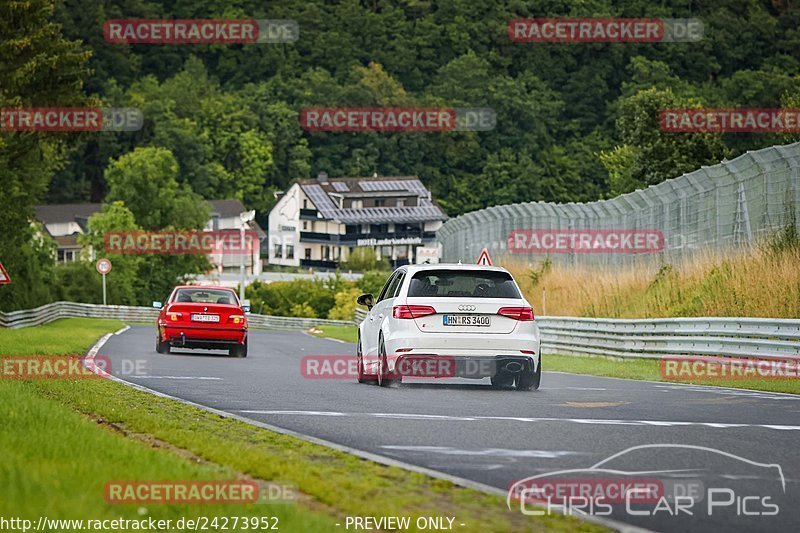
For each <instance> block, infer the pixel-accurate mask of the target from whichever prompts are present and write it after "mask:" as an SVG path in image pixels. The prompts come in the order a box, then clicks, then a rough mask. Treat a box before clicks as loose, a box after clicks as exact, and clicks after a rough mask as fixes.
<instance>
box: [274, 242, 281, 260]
mask: <svg viewBox="0 0 800 533" xmlns="http://www.w3.org/2000/svg"><path fill="white" fill-rule="evenodd" d="M275 257H276V258H281V257H283V249H282V247H281V245H280V244H276V245H275Z"/></svg>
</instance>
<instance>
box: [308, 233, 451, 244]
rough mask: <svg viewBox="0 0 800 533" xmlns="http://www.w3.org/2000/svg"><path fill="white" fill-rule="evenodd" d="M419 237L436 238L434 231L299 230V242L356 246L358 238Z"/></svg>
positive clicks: (431, 239)
mask: <svg viewBox="0 0 800 533" xmlns="http://www.w3.org/2000/svg"><path fill="white" fill-rule="evenodd" d="M413 238H419V239H421V240H422V242H426V241H433V240H434V239H436V232H434V231H400V232H394V233H392V232H381V233H346V234H344V235H336V234H332V233H316V232H312V231H301V232H300V242H308V243H322V244H335V245H338V246H358V241H359V239H376V240H382V239H413Z"/></svg>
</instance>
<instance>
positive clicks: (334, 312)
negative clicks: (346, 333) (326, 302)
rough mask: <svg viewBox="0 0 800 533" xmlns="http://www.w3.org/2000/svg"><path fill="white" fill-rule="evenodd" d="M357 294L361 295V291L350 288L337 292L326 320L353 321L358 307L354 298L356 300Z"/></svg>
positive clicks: (356, 288)
mask: <svg viewBox="0 0 800 533" xmlns="http://www.w3.org/2000/svg"><path fill="white" fill-rule="evenodd" d="M359 294H361V289H359V288H358V287H350V288H349V289H345V290H343V291H341V292H337V293H336V297H335V299H336V302H335V303H334V305H333V309H331V311H330V313H328V318H331V319H334V320H353V316H354V315H355V312H356V307H358V304H357V303H356V298H358V295H359Z"/></svg>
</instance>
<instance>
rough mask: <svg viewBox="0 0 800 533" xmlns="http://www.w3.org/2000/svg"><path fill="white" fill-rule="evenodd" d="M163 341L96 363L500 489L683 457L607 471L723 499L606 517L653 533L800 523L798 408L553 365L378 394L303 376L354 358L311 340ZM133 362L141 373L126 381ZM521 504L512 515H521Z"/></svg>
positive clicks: (756, 396) (146, 333) (138, 338)
mask: <svg viewBox="0 0 800 533" xmlns="http://www.w3.org/2000/svg"><path fill="white" fill-rule="evenodd" d="M154 338H155V331H154V328H153V327H148V326H132V327H131V329H129V330H128V331H126V332H124V333H122V334H119V335H114V336H112V337H111V338H110V339H109V340H108V342H107V343H106V344H105V345H104V346H103V348H102V349H101V350H100V352H99V355H102V356H107V357H109V358H110V359H111V365H112V369H113V373H114V374H115V375H117V376H118V377H120V378H122V379H125V380H126V381H130V382H133V383H137V384H140V385H143V386H145V387H148V388H151V389H154V390H157V391H160V392H163V393H166V394H169V395H172V396H176V397H179V398H183V399H186V400H190V401H192V402H196V403H199V404H202V405H205V406H208V407H213V408H216V409H220V410H223V411H227V412H230V413H234V414H237V415H240V416H244V417H247V418H249V419H253V420H257V421H261V422H264V423H267V424H271V425H274V426H278V427H281V428H285V429H289V430H292V431H296V432H299V433H302V434H304V435H309V436H313V437H317V438H321V439H325V440H328V441H331V442H334V443H337V444H340V445H344V446H348V447H352V448H356V449H358V450H363V451H366V452H370V453H374V454H377V455H381V456H384V457H388V458H392V459H395V460H398V461H402V462H404V463H409V464H413V465H418V466H422V467H425V468H429V469H433V470H437V471H441V472H444V473H447V474H450V475H454V476H458V477H461V478H465V479H468V480H472V481H477V482H480V483H483V484H486V485H491V486H494V487H498V488H500V489H503V490H507V489H508V488H509V487H510V486H511V485H512V484H513V483H514V482H515V481H518V480H520V479H522V478H526V477H528V476H534V475H539V474H545V473H551V472H554V471H559V470H565V469H586V468H589V467H591V466H592V465H596V464H597V463H600V462H601V461H603V460H604V459H607V458H609V457H611V456H613V455H615V454H618V453H619V452H623V451H625V450H627V449H629V448H631V447H634V446H641V445H656V444H657V445H667V444H673V445H681V446H679V447H666V446H659V447H649V448H638V449H635V450H631V451H629V452H627V453H624V454H621V455H620V456H618V457H616V458H614V459H612V460H611V461H608V462H607V463H605V464H604V467H603V468H607V469H613V470H615V471H619V472H648V473H650V474H647V476H648V478H652V479H658V480H660V481H661V482H662V483H665V484H670V485H669V486H670V487H672V485H671V483H676V484H678V485H680V486H692V487H695V488H697V487H700V492H699V493H698V494H704V495H706V496H707V495H708V489H710V488H712V489H713V488H717V487H721V488H724V489H725V490H727V492H717V493H715V496H714V498H715V500H714V501H715V503H716V504H715V505H713V506H712V508H711V515H710V516H709V509H708V507H709V505H708V504H709V503H711V502H710V501H709V499H708V498H707V497H705V496H702V497H697V498H696V499H695V500H692V501H694V503H695V505H694V506H691V507H690V508H689V509H688V511H691V512H692V513H693V514H692V516H689V515H688V514H687V512H686V510H684V512H682V513H681V514H680V515H677V516H675V515H674V514H673V512H674V509H671V508H669V507H670V505H669V504H667V506H666V507H667V508H664V507H662V508H659V509H658V511H657V512H656V513H655V515H654V516H644V515H633V514H632V513H629V512H627V511H626V509H625V504H624V503H620V504H615V505H614V506H613V514H612V515H611V516H610V518H612V519H614V520H617V521H620V522H624V523H627V524H633V525H636V526H640V527H644V528H647V529H651V530H657V531H790V530H794V531H796V530H797V529H798V524H800V505H797V502H798V501H800V499H798V494H800V483H798V481H799V480H800V453H798V448H800V397H795V396H790V395H782V394H772V393H759V392H751V391H736V390H733V389H723V388H719V389H717V388H711V387H695V386H683V385H672V384H667V383H652V382H643V381H631V380H621V379H611V378H598V377H591V376H579V375H573V374H564V373H554V372H547V358H546V356H545V358H544V369H545V373H544V375H543V378H542V388H541V389H540V390H539V391H536V392H518V391H514V390H494V389H491V388H490V387H489V383H488V379H487V380H482V381H471V380H438V381H436V382H432V380H429V381H428V382H421V381H417V382H414V383H404V384H402V385H399V386H394V387H391V388H379V387H377V386H374V385H359V384H357V383H356V382H355V381H354V380H321V379H306V378H304V377H303V376H302V375H301V359H302V358H303V357H304V356H307V355H322V354H354V353H355V348H354V346H353V345H350V344H345V343H341V342H336V341H332V340H328V339H319V338H315V337H312V336H310V335H308V334H305V333H302V332H276V331H251V333H250V354H249V356H248V357H247V358H246V359H233V358H229V357H227V356H226V355H222V354H223V352H206V351H200V350H195V351H190V350H187V351H180V350H176V351H175V352H173V354H170V355H159V354H157V353H156V352H155V349H154ZM136 362H138V364H139V365H140V366H139V368H140V370H142V372H141V373H140V375H131V374H127V373H125V374H123V373H124V372H125V370H126V369H128V370H130V368H132V367H133V364H134V363H136ZM686 445H690V446H694V447H693V448H692V447H686ZM707 448H711V449H713V450H707ZM714 450H717V451H714ZM726 454H730V455H726ZM765 464H768V465H773V466H769V467H768V466H765ZM775 465H779V468H778V467H776V466H775ZM781 474H782V476H781ZM606 475H607V477H608V476H609V475H608V474H606ZM620 475H622V474H616V478H619V476H620ZM640 475H641V474H640ZM564 476H566V478H569V479H575V478H579V477H581V476H584V477H586V474H585V473H580V472H578V473H572V474H569V475H566V474H565V475H564ZM594 477H595V478H596V477H597V475H596V474H595V475H594ZM781 477H783V478H784V479H785V492H784V485H783V483H782V481H781ZM640 479H641V478H640ZM728 498H729V500H728ZM765 498H766V499H765ZM723 500H725V501H724V502H723ZM721 502H722V503H721ZM728 502H730V503H728ZM770 504H777V505H778V511H777V514H774V513H775V508H774V506H772V505H770ZM514 505H516V507H514V510H513V511H510V512H520V511H519V506H518V504H517V503H515V504H514ZM656 507H657V506H656V505H655V503H651V504H650V505H639V506H636V505H633V506H632V510H634V511H638V512H640V513H648V514H649V513H652V512H653V511H654V510H655V508H656ZM376 509H378V508H377V507H376ZM376 513H377V514H379V511H377V510H376ZM752 513H772V516H765V515H762V514H752ZM746 514H748V515H751V516H745V515H746ZM531 520H535V517H531Z"/></svg>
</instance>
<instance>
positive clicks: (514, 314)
mask: <svg viewBox="0 0 800 533" xmlns="http://www.w3.org/2000/svg"><path fill="white" fill-rule="evenodd" d="M497 314H498V315H503V316H507V317H508V318H513V319H514V320H519V321H521V322H527V321H529V320H533V319H534V316H533V308H532V307H501V308H500V309H499V310H498V311H497Z"/></svg>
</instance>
